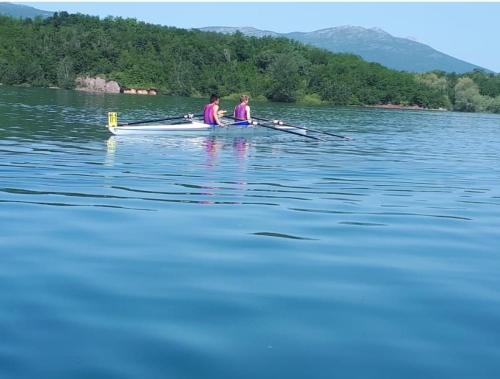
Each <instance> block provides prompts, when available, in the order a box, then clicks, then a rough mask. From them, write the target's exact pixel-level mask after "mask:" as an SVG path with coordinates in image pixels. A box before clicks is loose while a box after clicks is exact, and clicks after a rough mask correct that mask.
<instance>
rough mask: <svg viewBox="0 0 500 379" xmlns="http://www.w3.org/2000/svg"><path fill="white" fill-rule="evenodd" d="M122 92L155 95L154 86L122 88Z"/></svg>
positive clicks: (156, 92)
mask: <svg viewBox="0 0 500 379" xmlns="http://www.w3.org/2000/svg"><path fill="white" fill-rule="evenodd" d="M122 92H123V93H125V94H129V95H157V94H158V91H157V90H156V89H155V88H148V89H146V88H123V89H122Z"/></svg>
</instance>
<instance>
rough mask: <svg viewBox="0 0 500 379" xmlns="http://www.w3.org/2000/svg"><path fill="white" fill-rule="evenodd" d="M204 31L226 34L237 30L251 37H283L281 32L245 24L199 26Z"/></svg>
mask: <svg viewBox="0 0 500 379" xmlns="http://www.w3.org/2000/svg"><path fill="white" fill-rule="evenodd" d="M198 30H201V31H203V32H215V33H224V34H233V33H236V32H238V31H239V32H240V33H243V34H244V35H246V36H250V37H259V38H260V37H281V34H279V33H276V32H271V31H269V30H259V29H255V28H252V27H249V26H245V27H242V28H237V27H231V26H209V27H206V28H199V29H198Z"/></svg>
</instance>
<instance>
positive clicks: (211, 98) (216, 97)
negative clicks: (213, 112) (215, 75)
mask: <svg viewBox="0 0 500 379" xmlns="http://www.w3.org/2000/svg"><path fill="white" fill-rule="evenodd" d="M218 99H220V97H219V96H218V95H215V94H213V95H212V96H210V103H213V102H214V101H216V100H218Z"/></svg>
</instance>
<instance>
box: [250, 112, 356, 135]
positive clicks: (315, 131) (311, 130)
mask: <svg viewBox="0 0 500 379" xmlns="http://www.w3.org/2000/svg"><path fill="white" fill-rule="evenodd" d="M252 118H254V119H256V120H260V121H266V122H272V123H273V124H277V125H285V126H291V127H292V128H297V129H302V130H306V131H308V132H313V133H321V134H326V135H327V136H332V137H337V138H342V139H346V140H350V139H351V138H349V137H345V136H340V135H338V134H333V133H328V132H324V131H322V130H317V129H311V128H304V127H303V126H297V125H290V124H287V123H284V122H283V121H279V120H268V119H266V118H261V117H255V116H252Z"/></svg>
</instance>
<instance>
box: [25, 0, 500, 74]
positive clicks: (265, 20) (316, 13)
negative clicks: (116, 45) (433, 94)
mask: <svg viewBox="0 0 500 379" xmlns="http://www.w3.org/2000/svg"><path fill="white" fill-rule="evenodd" d="M16 4H21V2H16ZM22 4H25V5H29V6H33V7H36V8H39V9H43V10H48V11H62V10H65V11H67V12H69V13H77V12H80V13H85V14H90V15H96V16H100V17H106V16H109V15H111V16H120V17H124V18H127V17H130V18H136V19H138V20H141V21H146V22H150V23H154V24H160V25H168V26H176V27H180V28H199V27H204V26H252V27H255V28H258V29H264V30H272V31H275V32H281V33H285V32H292V31H300V32H308V31H313V30H318V29H323V28H329V27H334V26H340V25H354V26H362V27H366V28H371V27H378V28H381V29H383V30H385V31H386V32H388V33H390V34H392V35H394V36H396V37H405V38H407V37H410V38H411V39H414V40H416V41H418V42H421V43H425V44H426V45H429V46H431V47H433V48H435V49H437V50H439V51H441V52H443V53H446V54H449V55H451V56H453V57H455V58H459V59H462V60H465V61H467V62H470V63H473V64H476V65H478V66H481V67H484V68H487V69H490V70H492V71H495V72H500V43H499V38H498V36H500V3H429V2H425V3H373V2H370V3H325V2H318V3H305V2H304V3H297V2H289V3H287V2H280V3H266V2H264V3H263V2H253V3H252V2H240V3H229V2H219V3H212V2H203V3H193V2H185V3H162V2H154V3H139V2H137V3H131V2H123V3H122V2H111V3H110V2H108V3H105V2H87V3H81V2H52V3H48V2H42V1H40V2H29V3H22Z"/></svg>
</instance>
